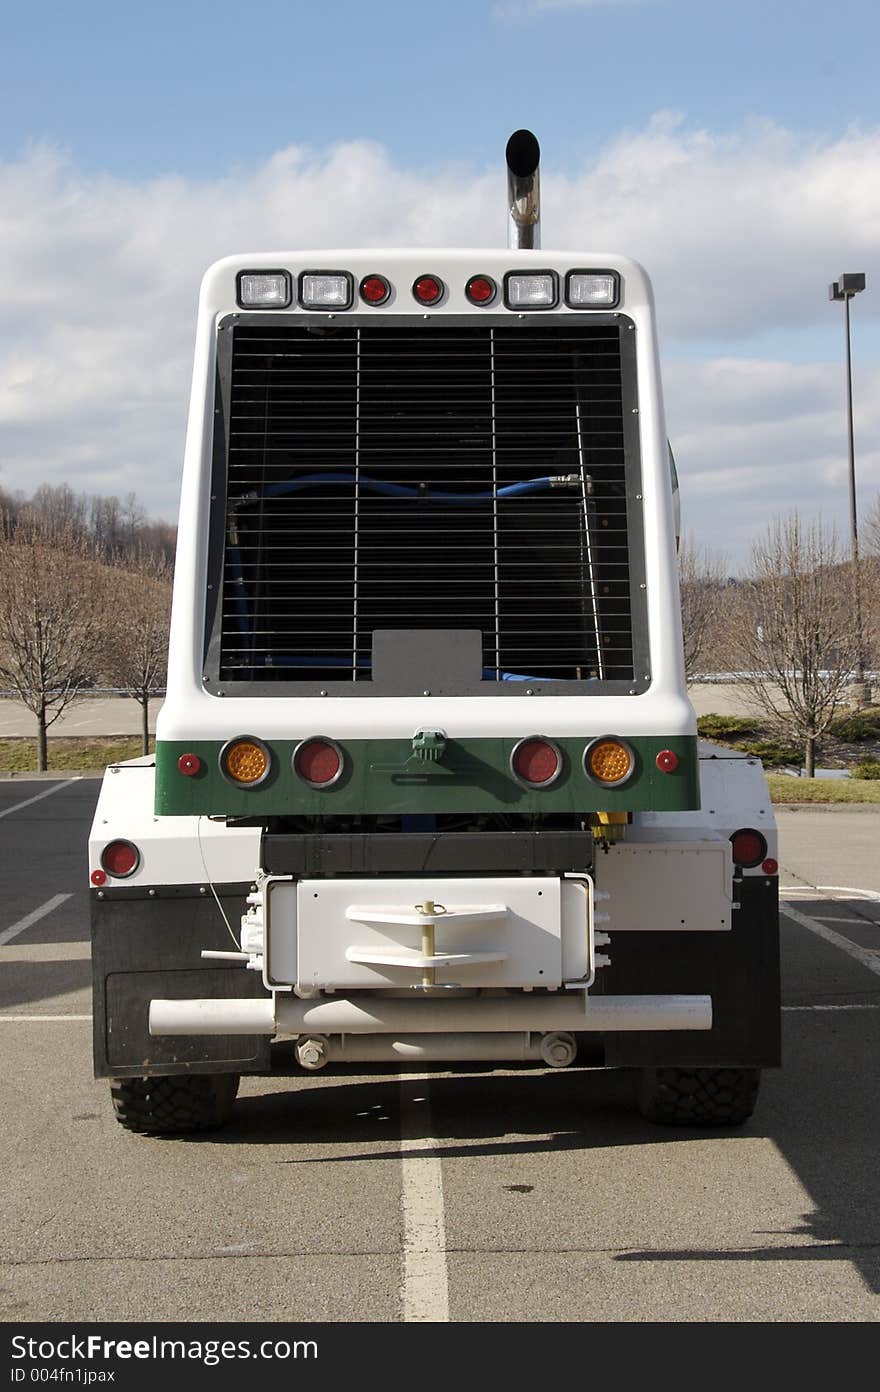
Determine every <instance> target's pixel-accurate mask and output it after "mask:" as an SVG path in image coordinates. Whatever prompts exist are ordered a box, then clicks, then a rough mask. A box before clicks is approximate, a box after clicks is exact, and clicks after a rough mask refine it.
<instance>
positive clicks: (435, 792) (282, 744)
mask: <svg viewBox="0 0 880 1392" xmlns="http://www.w3.org/2000/svg"><path fill="white" fill-rule="evenodd" d="M337 742H338V744H339V746H340V748H341V749H342V750H343V753H344V755H345V771H344V773H343V776H342V777H341V778H340V779H339V781H338V782H337V783H335V784H333V786H332V787H330V788H327V789H325V790H324V791H322V792H321V791H317V790H315V789H312V788H309V787H307V786H306V785H305V784H303V783H302V782H301V781H300V780H299V779H298V778H297V776H296V774H295V773H294V772H293V767H292V759H293V751H294V749H295V748H296V746H297V743H298V741H296V740H269V741H267V742H266V743H267V744H268V747H269V749H270V751H271V754H272V770H271V772H270V774H269V777H268V778H267V779H266V780H265V781H264V782H263V783H261V784H260V785H259V786H258V787H255V788H238V787H233V786H232V785H231V784H230V783H229V782H228V781H227V780H226V778H225V777H224V776H223V774H222V773H221V772H220V763H219V755H220V750H221V748H222V745H221V744H220V743H219V742H216V741H205V740H192V741H190V742H188V743H185V744H184V743H180V742H175V741H162V742H160V743H158V744H157V747H156V812H157V814H158V815H161V816H185V815H189V814H193V813H202V814H211V815H214V816H223V815H226V816H263V815H266V816H284V815H296V816H314V815H319V814H325V815H332V814H343V815H352V814H359V813H360V814H370V813H380V812H381V813H390V814H395V813H418V812H422V813H424V812H437V813H443V812H518V813H522V812H525V813H551V812H595V811H608V812H615V811H621V812H623V811H626V812H636V811H675V810H685V809H689V808H696V807H699V776H698V769H697V742H696V739H695V738H693V737H692V736H688V735H670V736H662V735H656V736H650V737H639V738H635V739H630V740H629V741H628V743H629V744H630V745H631V746H632V748H633V750H634V752H635V755H636V771H635V774H634V776H633V778H632V779H631V781H630V782H629V783H628V784H627V785H626V786H625V787H623V788H610V789H603V788H599V787H597V786H596V784H595V783H593V782H592V781H591V780H590V779H589V778H587V776H586V774H585V773H584V769H583V762H582V760H583V752H584V748H585V746H586V744H587V743H588V737H584V738H580V739H557V740H556V741H555V742H556V744H557V745H558V746H559V748H560V749H561V750H562V752H563V755H564V768H563V771H562V774H561V776H560V777H559V778H558V779H557V781H556V782H555V783H554V784H553V785H552V787H549V788H544V789H529V788H524V787H522V786H521V785H520V784H519V783H518V782H517V781H516V779H515V778H514V777H513V775H512V774H511V772H510V757H511V754H512V752H513V749H514V747H515V745H516V744H517V743H518V740H516V739H465V740H452V739H451V740H449V741H448V743H447V746H446V750H445V753H444V755H443V758H442V760H441V761H440V762H439V763H430V762H422V761H420V760H419V759H417V758H416V757H415V755H414V754H413V752H412V742H411V740H407V739H394V740H340V741H337ZM661 749H671V750H673V751H674V752H675V753H676V754H677V755H678V757H679V766H678V768H677V770H676V771H675V773H661V772H660V770H659V769H658V768H657V766H656V763H655V759H656V756H657V754H658V753H659V751H660V750H661ZM185 753H191V754H196V755H198V757H199V759H200V760H201V763H202V767H201V769H200V771H199V773H198V774H196V776H195V777H186V776H185V775H184V774H182V773H180V772H179V770H178V767H177V760H178V759H179V757H180V755H181V754H185Z"/></svg>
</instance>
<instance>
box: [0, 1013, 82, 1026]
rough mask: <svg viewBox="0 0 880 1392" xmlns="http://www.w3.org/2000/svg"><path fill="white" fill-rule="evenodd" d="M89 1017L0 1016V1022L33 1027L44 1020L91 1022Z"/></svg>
mask: <svg viewBox="0 0 880 1392" xmlns="http://www.w3.org/2000/svg"><path fill="white" fill-rule="evenodd" d="M91 1018H92V1017H91V1015H2V1014H0V1021H3V1020H9V1021H11V1022H12V1023H13V1024H16V1025H22V1024H24V1025H33V1024H37V1023H40V1024H42V1022H43V1021H44V1020H91Z"/></svg>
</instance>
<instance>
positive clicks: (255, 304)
mask: <svg viewBox="0 0 880 1392" xmlns="http://www.w3.org/2000/svg"><path fill="white" fill-rule="evenodd" d="M238 303H239V304H240V305H241V307H242V309H286V308H287V306H288V305H289V304H290V276H289V275H288V274H287V271H242V272H241V273H240V275H239V277H238Z"/></svg>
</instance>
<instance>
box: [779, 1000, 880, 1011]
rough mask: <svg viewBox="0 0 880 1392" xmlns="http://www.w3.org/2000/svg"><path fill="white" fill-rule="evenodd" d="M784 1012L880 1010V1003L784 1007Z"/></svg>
mask: <svg viewBox="0 0 880 1392" xmlns="http://www.w3.org/2000/svg"><path fill="white" fill-rule="evenodd" d="M781 1008H782V1010H880V1003H878V1002H874V1003H869V1004H867V1005H783V1006H782V1007H781Z"/></svg>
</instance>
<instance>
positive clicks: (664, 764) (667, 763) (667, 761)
mask: <svg viewBox="0 0 880 1392" xmlns="http://www.w3.org/2000/svg"><path fill="white" fill-rule="evenodd" d="M654 762H655V764H656V765H657V767H658V769H659V770H660V772H661V773H675V770H676V769H677V768H678V755H677V754H676V752H675V750H674V749H661V750H660V753H659V754H658V755H657V758H656V759H655V760H654Z"/></svg>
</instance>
